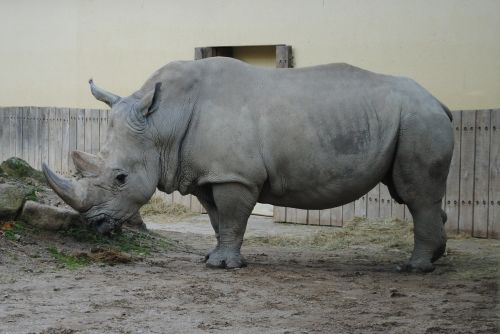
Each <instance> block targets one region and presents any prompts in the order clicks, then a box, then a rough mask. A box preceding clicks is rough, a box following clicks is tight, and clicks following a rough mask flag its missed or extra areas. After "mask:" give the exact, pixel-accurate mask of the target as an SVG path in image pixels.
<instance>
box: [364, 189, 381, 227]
mask: <svg viewBox="0 0 500 334" xmlns="http://www.w3.org/2000/svg"><path fill="white" fill-rule="evenodd" d="M367 197H368V204H367V208H366V217H367V218H368V219H376V218H379V217H380V205H379V197H380V184H377V185H376V186H375V187H374V188H373V189H372V190H370V191H369V192H368V194H367Z"/></svg>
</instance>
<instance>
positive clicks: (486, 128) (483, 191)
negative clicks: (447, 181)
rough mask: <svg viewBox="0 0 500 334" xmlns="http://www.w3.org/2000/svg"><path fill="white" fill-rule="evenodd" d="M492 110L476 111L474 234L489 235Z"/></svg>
mask: <svg viewBox="0 0 500 334" xmlns="http://www.w3.org/2000/svg"><path fill="white" fill-rule="evenodd" d="M490 115H491V113H490V111H489V110H477V111H476V143H475V145H476V148H475V159H474V210H473V217H474V220H473V226H472V231H473V236H475V237H480V238H486V237H487V236H488V202H489V198H488V196H489V191H488V181H489V174H490V132H491V131H490V129H491V125H490Z"/></svg>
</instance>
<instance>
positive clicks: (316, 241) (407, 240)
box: [245, 218, 413, 251]
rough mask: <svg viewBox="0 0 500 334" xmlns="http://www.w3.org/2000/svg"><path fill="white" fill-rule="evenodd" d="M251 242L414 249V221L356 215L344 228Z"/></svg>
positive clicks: (335, 248) (260, 238) (296, 246)
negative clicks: (367, 217) (369, 218)
mask: <svg viewBox="0 0 500 334" xmlns="http://www.w3.org/2000/svg"><path fill="white" fill-rule="evenodd" d="M245 242H246V243H247V244H264V245H270V246H281V247H292V248H310V249H320V250H337V249H341V248H347V247H350V246H365V245H374V244H375V245H378V246H380V247H381V248H382V249H385V250H388V249H394V248H397V249H399V250H408V251H409V250H411V247H412V244H413V230H412V224H410V223H409V222H404V221H399V220H371V221H367V220H366V219H359V218H358V219H355V220H353V221H352V222H349V223H347V224H346V226H344V227H343V228H331V230H328V231H324V230H323V231H320V232H317V233H314V234H312V235H309V236H305V237H290V236H265V237H250V238H247V239H246V241H245Z"/></svg>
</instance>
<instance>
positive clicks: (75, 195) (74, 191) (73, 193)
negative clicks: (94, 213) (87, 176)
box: [42, 163, 89, 212]
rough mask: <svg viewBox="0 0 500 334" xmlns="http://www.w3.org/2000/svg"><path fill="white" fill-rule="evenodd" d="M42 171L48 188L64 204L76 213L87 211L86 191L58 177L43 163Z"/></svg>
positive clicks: (71, 181) (76, 184)
mask: <svg viewBox="0 0 500 334" xmlns="http://www.w3.org/2000/svg"><path fill="white" fill-rule="evenodd" d="M42 170H43V174H44V175H45V178H46V179H47V182H48V183H49V186H50V187H51V188H52V189H54V191H55V192H56V194H58V195H59V197H61V198H62V200H63V201H64V202H66V203H67V204H68V205H69V206H71V207H72V208H73V209H75V210H76V211H78V212H85V211H87V210H88V209H89V208H88V206H87V205H85V203H84V199H85V198H86V194H85V193H86V191H84V189H82V186H81V185H80V184H78V183H77V182H76V181H74V180H69V179H66V178H63V177H60V176H58V175H57V174H56V173H54V172H53V171H52V170H51V169H50V168H49V167H48V166H47V165H46V164H45V163H44V164H43V165H42Z"/></svg>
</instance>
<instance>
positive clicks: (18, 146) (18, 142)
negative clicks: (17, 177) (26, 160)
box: [14, 107, 23, 158]
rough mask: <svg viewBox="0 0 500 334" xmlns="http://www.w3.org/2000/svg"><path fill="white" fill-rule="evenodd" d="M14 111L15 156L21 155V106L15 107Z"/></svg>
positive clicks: (20, 156)
mask: <svg viewBox="0 0 500 334" xmlns="http://www.w3.org/2000/svg"><path fill="white" fill-rule="evenodd" d="M14 110H15V113H16V120H17V122H16V157H19V158H22V157H23V108H22V107H15V108H14Z"/></svg>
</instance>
